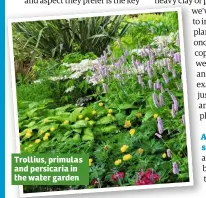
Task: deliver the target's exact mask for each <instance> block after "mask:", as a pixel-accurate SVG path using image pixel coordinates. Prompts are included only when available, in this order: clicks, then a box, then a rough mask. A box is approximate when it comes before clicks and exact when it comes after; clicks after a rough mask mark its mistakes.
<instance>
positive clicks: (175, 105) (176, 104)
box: [173, 97, 178, 112]
mask: <svg viewBox="0 0 206 198" xmlns="http://www.w3.org/2000/svg"><path fill="white" fill-rule="evenodd" d="M173 102H174V110H175V111H176V112H177V111H178V102H177V99H176V98H175V97H173Z"/></svg>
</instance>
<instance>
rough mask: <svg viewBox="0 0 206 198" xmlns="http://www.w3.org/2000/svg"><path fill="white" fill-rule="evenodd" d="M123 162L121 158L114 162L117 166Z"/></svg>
mask: <svg viewBox="0 0 206 198" xmlns="http://www.w3.org/2000/svg"><path fill="white" fill-rule="evenodd" d="M121 163H122V160H121V159H118V160H116V161H115V162H114V164H115V165H116V166H118V165H120V164H121Z"/></svg>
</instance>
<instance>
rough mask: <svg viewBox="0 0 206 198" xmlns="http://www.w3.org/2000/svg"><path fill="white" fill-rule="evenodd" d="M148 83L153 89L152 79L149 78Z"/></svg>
mask: <svg viewBox="0 0 206 198" xmlns="http://www.w3.org/2000/svg"><path fill="white" fill-rule="evenodd" d="M148 85H149V88H150V89H152V81H151V80H148Z"/></svg>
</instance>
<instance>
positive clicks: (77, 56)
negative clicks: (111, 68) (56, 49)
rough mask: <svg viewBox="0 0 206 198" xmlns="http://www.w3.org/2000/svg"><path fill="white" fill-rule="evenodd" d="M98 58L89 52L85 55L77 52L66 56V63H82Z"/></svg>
mask: <svg viewBox="0 0 206 198" xmlns="http://www.w3.org/2000/svg"><path fill="white" fill-rule="evenodd" d="M96 58H97V56H96V55H95V54H94V53H93V52H88V53H86V54H85V55H83V54H81V53H79V52H75V53H71V54H67V55H65V56H64V60H63V62H64V63H68V64H69V63H80V62H81V61H82V60H84V59H89V60H94V59H96Z"/></svg>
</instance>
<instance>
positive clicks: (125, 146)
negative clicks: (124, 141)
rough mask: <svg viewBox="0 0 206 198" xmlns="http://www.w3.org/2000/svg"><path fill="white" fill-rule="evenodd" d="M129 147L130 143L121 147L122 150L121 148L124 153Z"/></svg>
mask: <svg viewBox="0 0 206 198" xmlns="http://www.w3.org/2000/svg"><path fill="white" fill-rule="evenodd" d="M128 148H129V146H128V145H123V146H122V147H121V148H120V150H121V152H122V153H124V152H126V150H127V149H128Z"/></svg>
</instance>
